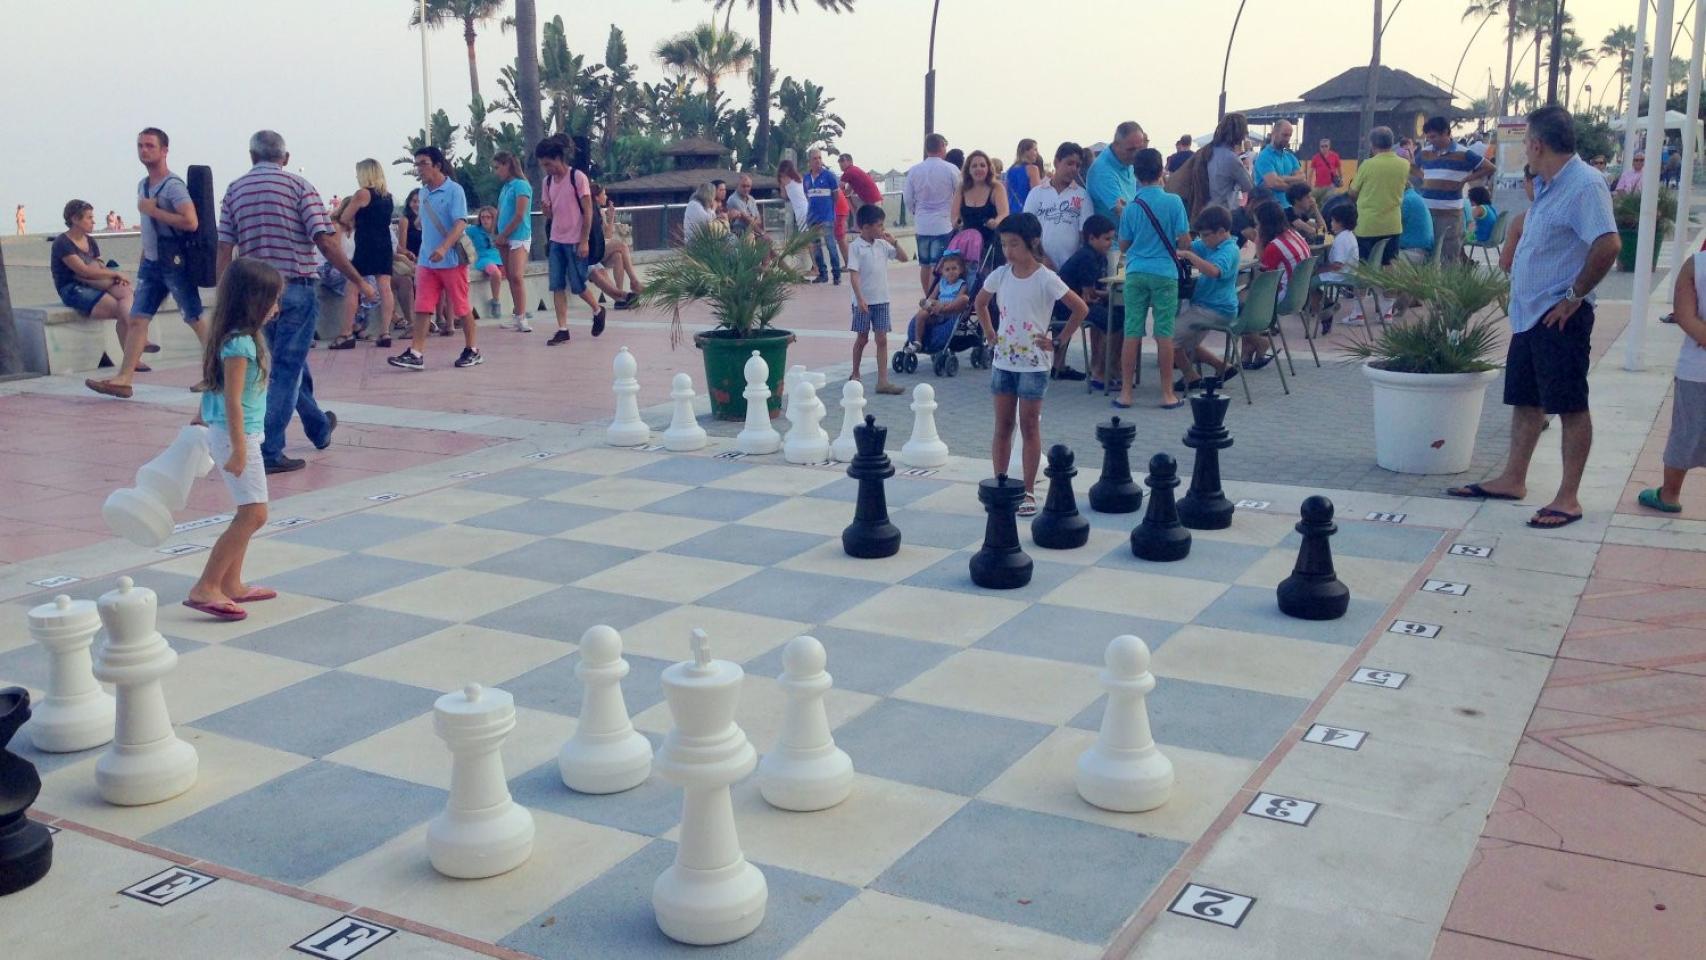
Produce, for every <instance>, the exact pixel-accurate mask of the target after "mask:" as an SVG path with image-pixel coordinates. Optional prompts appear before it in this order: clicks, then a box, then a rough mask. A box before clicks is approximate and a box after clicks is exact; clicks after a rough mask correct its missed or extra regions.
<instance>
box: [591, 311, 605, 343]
mask: <svg viewBox="0 0 1706 960" xmlns="http://www.w3.org/2000/svg"><path fill="white" fill-rule="evenodd" d="M605 312H606V311H605V309H604V308H603V307H599V308H598V312H597V313H595V314H593V315H592V335H593V336H595V337H596V336H598V335H599V334H601V333H603V332H604V314H605Z"/></svg>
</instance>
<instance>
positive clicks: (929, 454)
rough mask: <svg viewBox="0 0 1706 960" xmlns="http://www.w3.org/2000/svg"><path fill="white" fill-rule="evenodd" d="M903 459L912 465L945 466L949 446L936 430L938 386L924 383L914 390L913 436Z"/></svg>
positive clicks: (908, 441) (905, 445)
mask: <svg viewBox="0 0 1706 960" xmlns="http://www.w3.org/2000/svg"><path fill="white" fill-rule="evenodd" d="M900 462H901V463H904V464H906V465H907V466H909V467H945V466H947V465H948V445H947V444H945V443H943V442H942V438H941V437H940V436H939V435H938V434H937V433H936V388H935V387H932V386H931V385H929V384H928V383H921V384H919V385H918V386H917V387H914V388H913V391H912V436H910V437H908V438H907V439H906V443H905V444H904V445H902V446H901V448H900Z"/></svg>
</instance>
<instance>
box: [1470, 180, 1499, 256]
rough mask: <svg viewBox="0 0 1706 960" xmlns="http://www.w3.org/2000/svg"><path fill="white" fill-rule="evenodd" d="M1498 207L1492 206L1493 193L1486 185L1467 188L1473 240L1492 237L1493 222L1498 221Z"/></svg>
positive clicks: (1484, 240) (1479, 240)
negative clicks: (1473, 230) (1473, 234)
mask: <svg viewBox="0 0 1706 960" xmlns="http://www.w3.org/2000/svg"><path fill="white" fill-rule="evenodd" d="M1498 219H1499V208H1498V207H1495V206H1493V193H1492V191H1491V190H1488V189H1487V188H1486V187H1470V188H1469V222H1470V223H1471V224H1472V225H1473V226H1474V228H1475V242H1476V243H1486V242H1487V241H1489V240H1491V239H1493V224H1494V223H1496V222H1498Z"/></svg>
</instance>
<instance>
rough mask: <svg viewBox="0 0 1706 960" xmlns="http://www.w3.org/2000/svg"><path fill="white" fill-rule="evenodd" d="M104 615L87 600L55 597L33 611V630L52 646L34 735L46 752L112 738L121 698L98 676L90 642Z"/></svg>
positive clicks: (81, 747) (83, 747)
mask: <svg viewBox="0 0 1706 960" xmlns="http://www.w3.org/2000/svg"><path fill="white" fill-rule="evenodd" d="M100 629H101V618H100V615H99V614H98V613H96V612H95V605H94V604H93V603H91V602H90V601H88V600H72V599H71V598H70V597H67V596H58V597H54V598H53V602H52V603H44V604H42V605H41V606H39V607H36V608H35V609H33V610H31V611H30V636H32V637H34V638H35V641H36V642H37V643H39V644H41V645H42V647H43V648H44V649H46V650H47V655H48V662H49V664H50V665H51V667H50V671H51V672H50V673H49V674H48V681H47V696H46V698H44V699H43V700H42V701H41V702H40V703H38V704H36V705H34V706H33V707H32V708H31V712H32V716H31V717H30V727H29V729H30V741H31V742H32V743H34V744H35V745H36V749H37V750H41V751H43V752H44V753H74V752H76V751H78V750H92V749H94V748H95V747H98V746H100V745H101V744H103V743H107V742H109V741H111V740H112V738H113V723H114V718H115V711H116V709H117V706H116V704H115V703H114V702H113V698H112V696H111V695H109V694H108V693H107V692H106V691H105V690H102V689H101V685H100V684H98V683H96V682H95V674H94V669H93V664H92V662H91V660H90V657H89V643H90V641H92V640H94V639H95V634H96V633H97V632H99V631H100Z"/></svg>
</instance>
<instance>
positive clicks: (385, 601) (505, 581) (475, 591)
mask: <svg viewBox="0 0 1706 960" xmlns="http://www.w3.org/2000/svg"><path fill="white" fill-rule="evenodd" d="M551 588H552V585H551V584H549V583H544V582H541V581H539V580H526V579H523V578H521V577H506V576H503V575H501V574H496V573H481V572H480V571H478V570H446V571H444V572H443V573H435V574H433V575H432V576H430V577H423V578H422V579H420V580H415V581H413V582H410V583H405V584H403V585H402V586H398V587H392V588H391V589H389V590H385V591H382V592H380V593H376V594H374V595H372V596H370V597H364V598H363V599H361V600H360V601H358V602H359V603H361V605H362V606H367V607H378V608H380V609H382V610H393V611H396V612H397V613H412V614H414V615H415V616H418V617H436V618H438V619H440V620H452V621H462V620H472V619H474V618H476V617H480V616H484V615H485V614H488V613H491V612H492V611H493V610H502V609H503V608H504V607H507V606H511V605H513V604H517V603H520V602H521V601H523V600H526V599H528V598H530V597H536V596H538V595H539V594H541V593H544V592H545V591H547V590H550V589H551Z"/></svg>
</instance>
